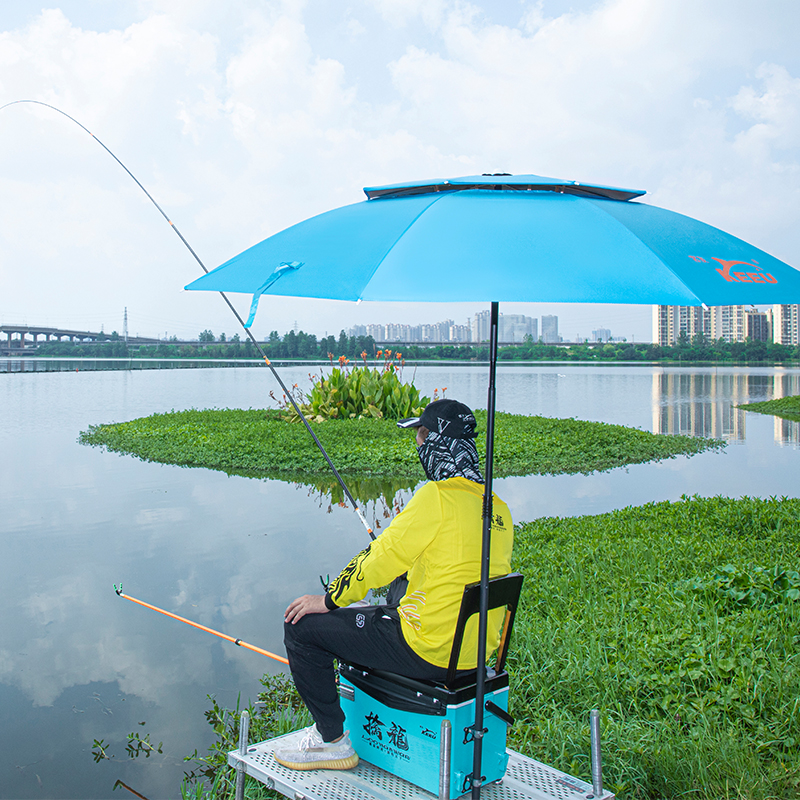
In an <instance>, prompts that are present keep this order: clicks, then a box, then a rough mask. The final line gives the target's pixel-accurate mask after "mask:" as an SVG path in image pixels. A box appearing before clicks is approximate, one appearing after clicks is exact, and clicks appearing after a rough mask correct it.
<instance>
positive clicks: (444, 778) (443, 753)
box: [439, 719, 453, 800]
mask: <svg viewBox="0 0 800 800" xmlns="http://www.w3.org/2000/svg"><path fill="white" fill-rule="evenodd" d="M452 734H453V726H452V724H451V723H450V720H449V719H443V720H442V725H441V728H440V729H439V800H450V740H451V738H452Z"/></svg>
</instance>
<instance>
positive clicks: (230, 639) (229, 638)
mask: <svg viewBox="0 0 800 800" xmlns="http://www.w3.org/2000/svg"><path fill="white" fill-rule="evenodd" d="M114 591H115V592H116V593H117V594H118V595H119V596H120V597H122V598H123V599H125V600H130V601H131V602H132V603H138V604H139V605H140V606H144V607H145V608H149V609H151V610H153V611H158V613H159V614H164V615H165V616H167V617H170V618H172V619H176V620H178V622H185V623H186V624H187V625H191V626H192V627H193V628H199V629H200V630H201V631H205V632H206V633H211V634H213V635H214V636H219V638H220V639H225V641H226V642H233V643H234V644H236V645H239V647H244V648H245V649H247V650H252V651H253V652H254V653H259V654H260V655H262V656H266V657H267V658H271V659H273V660H275V661H280V662H281V664H288V663H289V661H288V659H285V658H284V657H283V656H279V655H276V654H275V653H270V651H269V650H264V649H263V648H261V647H256V646H255V645H254V644H249V643H248V642H243V641H242V640H241V639H237V638H235V637H233V636H228V634H227V633H220V632H219V631H215V630H214V629H213V628H207V627H206V626H205V625H201V624H200V623H199V622H192V621H191V620H190V619H186V618H185V617H179V616H178V615H177V614H173V613H172V612H171V611H165V610H164V609H163V608H159V607H158V606H154V605H151V604H150V603H145V601H144V600H137V599H136V598H135V597H131V596H130V595H129V594H123V593H122V584H120V585H119V589H118V588H117V584H116V583H115V584H114Z"/></svg>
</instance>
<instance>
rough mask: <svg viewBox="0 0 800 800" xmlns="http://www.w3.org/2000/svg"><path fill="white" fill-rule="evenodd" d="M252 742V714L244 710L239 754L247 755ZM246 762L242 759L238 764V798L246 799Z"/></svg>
mask: <svg viewBox="0 0 800 800" xmlns="http://www.w3.org/2000/svg"><path fill="white" fill-rule="evenodd" d="M249 743H250V715H249V714H248V713H247V711H242V716H241V717H240V718H239V755H240V756H245V755H247V745H248V744H249ZM245 774H246V773H245V766H244V762H243V761H240V762H239V763H238V764H237V765H236V800H244V779H245Z"/></svg>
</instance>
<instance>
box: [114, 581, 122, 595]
mask: <svg viewBox="0 0 800 800" xmlns="http://www.w3.org/2000/svg"><path fill="white" fill-rule="evenodd" d="M114 591H115V592H116V593H117V594H118V595H119V596H120V597H122V584H121V583H120V585H119V589H117V584H116V583H115V584H114Z"/></svg>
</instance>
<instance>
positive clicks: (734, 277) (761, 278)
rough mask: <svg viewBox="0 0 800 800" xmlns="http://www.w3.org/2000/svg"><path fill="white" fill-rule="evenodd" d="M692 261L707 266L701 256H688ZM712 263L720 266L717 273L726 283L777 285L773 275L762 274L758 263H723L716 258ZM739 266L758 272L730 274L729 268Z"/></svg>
mask: <svg viewBox="0 0 800 800" xmlns="http://www.w3.org/2000/svg"><path fill="white" fill-rule="evenodd" d="M689 258H691V259H692V261H698V262H701V263H703V264H708V261H706V260H705V259H704V258H703V257H702V256H689ZM711 260H712V261H716V262H717V263H719V264H721V265H722V269H719V268H717V272H718V273H719V274H720V275H722V277H723V278H725V280H726V281H727V282H728V283H777V282H778V279H777V278H776V277H774V276H773V275H770V274H769V273H768V272H762V271H761V267H760V266H759V265H758V261H753V262H752V263H751V262H749V261H725V260H723V259H721V258H717V257H716V256H712V257H711ZM738 265H741V266H743V267H751V268H752V269H755V270H758V272H743V271H737V272H731V267H735V266H738Z"/></svg>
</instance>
